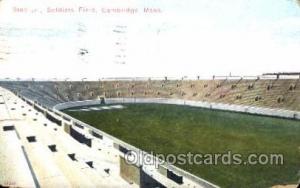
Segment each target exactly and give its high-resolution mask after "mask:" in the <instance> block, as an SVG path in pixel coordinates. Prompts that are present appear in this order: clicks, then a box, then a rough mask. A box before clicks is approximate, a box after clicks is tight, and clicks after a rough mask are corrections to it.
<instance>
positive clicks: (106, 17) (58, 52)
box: [0, 0, 300, 80]
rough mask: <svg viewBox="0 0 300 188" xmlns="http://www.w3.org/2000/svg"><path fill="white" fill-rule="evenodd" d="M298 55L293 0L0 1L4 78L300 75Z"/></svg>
mask: <svg viewBox="0 0 300 188" xmlns="http://www.w3.org/2000/svg"><path fill="white" fill-rule="evenodd" d="M79 7H85V8H89V10H92V9H93V10H95V11H97V12H82V11H79ZM55 8H62V9H69V10H70V9H73V11H72V12H60V13H58V12H56V13H54V12H53V11H52V12H48V10H54V9H55ZM112 8H119V9H123V10H124V9H126V8H129V9H130V10H131V11H132V10H136V9H137V10H138V12H136V13H126V12H122V13H107V9H112ZM144 8H152V9H155V10H156V12H152V13H149V12H147V13H145V12H144ZM20 9H27V11H26V12H19V10H20ZM17 10H18V11H17ZM81 10H82V9H81ZM299 49H300V3H299V1H298V0H263V1H262V0H228V1H223V0H186V1H179V0H64V1H61V0H2V1H0V78H5V77H9V78H11V79H13V78H17V77H19V78H24V79H25V78H40V79H54V78H56V79H65V78H70V79H74V80H75V79H81V78H88V79H98V78H104V77H163V76H168V77H182V76H188V77H190V78H196V76H198V75H199V76H200V77H208V76H212V75H219V76H225V75H229V74H231V75H237V76H248V75H254V76H255V75H261V74H262V73H265V72H287V71H289V72H300V56H299ZM84 50H85V51H84ZM82 51H84V52H87V53H84V54H82V53H81V52H82Z"/></svg>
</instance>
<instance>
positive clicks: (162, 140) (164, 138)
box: [65, 104, 300, 188]
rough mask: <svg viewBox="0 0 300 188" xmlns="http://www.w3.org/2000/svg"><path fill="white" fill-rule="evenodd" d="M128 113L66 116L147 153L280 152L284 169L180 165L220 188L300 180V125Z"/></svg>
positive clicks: (242, 117) (145, 108) (175, 111)
mask: <svg viewBox="0 0 300 188" xmlns="http://www.w3.org/2000/svg"><path fill="white" fill-rule="evenodd" d="M124 106H125V108H124V109H118V110H104V111H91V112H76V111H68V110H66V111H65V112H66V113H68V114H70V115H71V116H73V117H75V118H77V119H79V120H82V121H84V122H86V123H88V124H90V125H93V126H94V127H96V128H98V129H100V130H103V131H105V132H107V133H109V134H111V135H113V136H115V137H117V138H120V139H121V140H124V141H126V142H128V143H130V144H132V145H134V146H136V147H139V148H141V149H144V150H146V151H154V152H155V153H162V154H168V153H172V154H179V153H188V152H192V153H226V152H227V151H228V150H231V151H232V152H233V153H240V154H243V155H244V156H247V154H249V153H266V154H268V153H281V154H284V165H279V166H275V165H221V164H218V165H179V164H177V166H179V167H180V168H183V169H185V170H187V171H189V172H191V173H193V174H195V175H197V176H199V177H201V178H204V179H206V180H208V181H210V182H212V183H215V184H217V185H219V186H221V187H230V188H232V187H234V188H240V187H249V188H250V187H251V188H254V187H270V186H272V185H278V184H292V183H293V184H295V183H297V182H298V180H299V179H300V136H299V135H300V122H299V121H293V120H286V119H278V118H270V117H262V116H254V115H247V114H240V113H232V112H224V111H212V110H207V109H201V108H195V107H186V106H176V105H161V104H126V105H124Z"/></svg>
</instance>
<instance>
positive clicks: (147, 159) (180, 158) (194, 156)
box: [124, 151, 284, 168]
mask: <svg viewBox="0 0 300 188" xmlns="http://www.w3.org/2000/svg"><path fill="white" fill-rule="evenodd" d="M124 158H125V161H126V163H128V164H140V165H155V167H156V168H158V167H159V165H161V164H164V162H166V163H168V164H170V165H174V164H178V165H186V164H188V165H274V166H277V165H283V164H284V156H283V154H279V153H271V154H270V153H269V154H264V153H259V154H258V153H250V154H247V155H246V156H245V155H243V154H240V153H233V152H232V151H228V152H225V153H206V154H203V153H192V152H188V153H180V154H167V155H165V154H154V153H153V152H150V153H145V152H136V151H129V152H127V153H126V154H124Z"/></svg>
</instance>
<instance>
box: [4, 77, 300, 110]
mask: <svg viewBox="0 0 300 188" xmlns="http://www.w3.org/2000/svg"><path fill="white" fill-rule="evenodd" d="M0 86H3V87H5V88H7V89H10V90H12V91H14V92H17V93H20V95H22V96H25V97H28V98H30V99H33V100H36V101H38V102H40V103H42V104H44V105H46V106H50V107H52V106H54V105H55V104H58V103H61V102H67V101H82V100H90V99H97V98H99V97H100V96H102V97H106V98H116V97H121V98H122V97H130V98H134V97H137V98H178V99H186V100H195V101H204V102H215V103H224V104H236V105H247V106H258V107H268V108H280V109H286V110H294V111H299V110H300V95H299V94H300V86H299V79H242V78H241V79H213V80H146V81H120V80H119V81H117V80H114V81H82V82H68V81H65V82H63V81H61V82H38V81H34V82H1V83H0Z"/></svg>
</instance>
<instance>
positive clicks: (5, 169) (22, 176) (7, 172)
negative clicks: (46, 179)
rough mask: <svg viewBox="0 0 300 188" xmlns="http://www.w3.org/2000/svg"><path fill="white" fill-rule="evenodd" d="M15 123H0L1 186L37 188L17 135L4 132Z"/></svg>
mask: <svg viewBox="0 0 300 188" xmlns="http://www.w3.org/2000/svg"><path fill="white" fill-rule="evenodd" d="M7 125H14V122H9V121H2V122H1V123H0V128H1V130H0V145H1V147H0V168H1V171H0V185H2V186H4V187H5V186H12V187H15V186H17V187H35V182H34V179H33V175H32V174H31V171H30V167H29V164H28V163H27V160H26V157H25V154H24V152H23V149H22V145H21V142H20V140H19V139H18V136H17V133H16V132H15V130H13V131H3V127H4V126H7Z"/></svg>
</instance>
